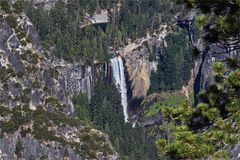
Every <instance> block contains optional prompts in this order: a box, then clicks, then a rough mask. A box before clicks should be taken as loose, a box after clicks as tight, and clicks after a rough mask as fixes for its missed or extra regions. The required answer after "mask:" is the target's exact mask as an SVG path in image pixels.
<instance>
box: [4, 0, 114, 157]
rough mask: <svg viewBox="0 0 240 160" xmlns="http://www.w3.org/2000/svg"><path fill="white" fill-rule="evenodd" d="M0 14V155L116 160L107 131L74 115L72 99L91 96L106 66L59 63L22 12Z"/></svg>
mask: <svg viewBox="0 0 240 160" xmlns="http://www.w3.org/2000/svg"><path fill="white" fill-rule="evenodd" d="M13 2H14V1H13ZM49 2H50V1H49ZM0 14H2V15H3V18H1V21H0V34H1V36H0V86H1V87H0V110H1V111H0V126H1V129H0V135H1V137H0V159H6V160H14V159H41V158H43V159H66V158H67V159H73V160H74V159H76V160H77V159H85V158H92V159H104V158H107V159H116V158H117V153H116V152H115V150H114V149H113V147H112V144H111V142H110V140H109V137H108V135H106V134H105V133H103V132H101V131H98V130H95V129H94V128H93V127H92V125H91V124H89V123H87V122H85V121H82V120H79V119H77V118H75V116H74V106H73V104H72V101H71V95H73V94H74V93H76V92H80V91H81V92H84V93H86V94H87V95H88V97H89V98H90V97H91V93H92V90H93V87H94V82H95V80H96V78H98V77H101V74H103V75H104V76H107V75H108V72H107V70H108V64H102V65H95V66H91V67H89V66H83V65H80V64H76V65H72V64H71V65H70V64H67V63H63V62H59V61H58V60H57V59H56V58H53V57H51V56H49V54H48V53H44V52H43V49H42V46H41V41H40V40H39V36H38V34H37V32H36V31H35V29H34V26H33V25H32V23H31V22H30V20H29V19H28V18H27V17H26V16H25V14H24V13H21V14H15V13H10V14H6V13H5V12H4V11H2V10H0ZM102 72H104V73H102ZM104 76H103V77H104Z"/></svg>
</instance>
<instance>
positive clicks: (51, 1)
mask: <svg viewBox="0 0 240 160" xmlns="http://www.w3.org/2000/svg"><path fill="white" fill-rule="evenodd" d="M27 1H28V2H29V3H31V4H32V5H34V6H36V7H39V6H41V7H43V9H44V10H45V11H49V10H51V8H52V7H54V5H55V3H56V2H58V1H59V0H27Z"/></svg>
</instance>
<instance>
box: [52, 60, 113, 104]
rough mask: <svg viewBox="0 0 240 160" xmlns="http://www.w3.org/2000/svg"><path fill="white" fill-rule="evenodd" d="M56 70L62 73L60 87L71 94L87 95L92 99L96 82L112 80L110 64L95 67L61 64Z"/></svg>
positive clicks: (56, 66)
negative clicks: (101, 79)
mask: <svg viewBox="0 0 240 160" xmlns="http://www.w3.org/2000/svg"><path fill="white" fill-rule="evenodd" d="M55 69H57V70H58V72H59V73H61V75H62V77H61V78H60V83H59V84H60V85H61V86H62V87H63V88H64V89H65V90H66V91H67V93H69V94H70V95H73V94H75V93H79V92H81V93H85V94H86V95H87V97H88V99H89V100H90V99H91V96H92V94H93V89H94V86H95V82H96V81H97V80H98V79H100V78H103V79H110V77H111V65H110V64H109V63H102V64H95V65H93V66H87V65H79V64H75V65H74V64H73V65H72V64H68V63H59V64H56V65H55Z"/></svg>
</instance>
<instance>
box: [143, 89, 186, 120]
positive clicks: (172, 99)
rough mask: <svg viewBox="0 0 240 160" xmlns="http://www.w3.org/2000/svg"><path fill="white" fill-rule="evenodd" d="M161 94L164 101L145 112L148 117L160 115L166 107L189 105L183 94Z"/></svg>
mask: <svg viewBox="0 0 240 160" xmlns="http://www.w3.org/2000/svg"><path fill="white" fill-rule="evenodd" d="M160 94H161V97H162V99H163V100H161V101H160V102H156V103H154V104H153V105H152V106H151V107H150V108H149V109H147V110H145V111H144V115H145V116H146V117H151V116H153V115H155V114H157V113H159V111H160V110H161V108H162V107H165V106H169V107H177V106H179V105H183V104H186V103H189V102H188V100H187V98H186V97H185V95H184V94H181V93H168V92H162V93H160Z"/></svg>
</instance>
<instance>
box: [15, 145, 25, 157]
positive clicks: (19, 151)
mask: <svg viewBox="0 0 240 160" xmlns="http://www.w3.org/2000/svg"><path fill="white" fill-rule="evenodd" d="M22 152H23V147H22V143H21V141H18V142H17V144H16V149H15V154H16V155H17V157H18V158H20V157H22V154H23V153H22Z"/></svg>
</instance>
